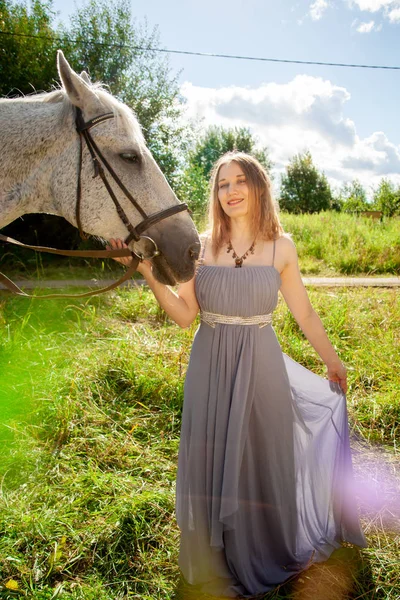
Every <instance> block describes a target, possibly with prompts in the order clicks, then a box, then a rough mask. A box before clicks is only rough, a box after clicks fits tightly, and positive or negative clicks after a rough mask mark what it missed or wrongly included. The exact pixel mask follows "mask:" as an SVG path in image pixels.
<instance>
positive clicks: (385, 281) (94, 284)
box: [0, 277, 400, 290]
mask: <svg viewBox="0 0 400 600" xmlns="http://www.w3.org/2000/svg"><path fill="white" fill-rule="evenodd" d="M113 281H115V280H112V279H104V280H100V279H64V280H55V279H49V280H43V281H39V280H37V279H35V280H33V281H29V280H26V279H24V280H22V279H20V280H17V281H15V283H16V284H17V285H18V286H19V287H22V288H23V289H26V290H32V289H35V288H52V289H61V288H68V287H79V288H98V287H106V286H107V285H110V284H111V283H113ZM303 281H304V284H305V285H306V286H316V287H383V288H388V287H400V277H303ZM144 283H145V281H144V280H143V279H131V280H130V281H127V282H125V283H124V284H123V286H124V287H135V286H137V285H143V284H144ZM3 289H5V288H4V286H3V285H2V284H0V290H3Z"/></svg>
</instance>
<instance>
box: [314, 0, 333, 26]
mask: <svg viewBox="0 0 400 600" xmlns="http://www.w3.org/2000/svg"><path fill="white" fill-rule="evenodd" d="M328 6H329V3H328V2H327V1H326V0H315V2H313V4H311V6H310V17H311V18H312V20H313V21H319V20H320V19H321V18H322V16H323V14H324V12H325V11H326V9H327V8H328Z"/></svg>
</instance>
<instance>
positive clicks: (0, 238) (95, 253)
mask: <svg viewBox="0 0 400 600" xmlns="http://www.w3.org/2000/svg"><path fill="white" fill-rule="evenodd" d="M0 242H8V243H9V244H14V246H20V247H21V248H27V249H28V250H35V251H36V252H48V253H49V254H59V255H60V256H77V257H81V258H118V257H123V256H132V252H131V250H129V248H120V249H118V250H117V249H116V250H58V249H57V248H48V247H47V246H31V245H29V244H23V243H22V242H19V241H18V240H14V239H13V238H10V237H8V236H7V235H2V234H0Z"/></svg>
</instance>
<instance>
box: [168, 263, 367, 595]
mask: <svg viewBox="0 0 400 600" xmlns="http://www.w3.org/2000/svg"><path fill="white" fill-rule="evenodd" d="M280 284H281V280H280V275H279V272H278V271H277V270H276V269H275V267H274V266H273V265H271V266H244V267H242V268H239V269H236V268H233V267H221V266H211V265H200V266H199V268H198V272H197V276H196V294H197V298H198V301H199V305H200V308H201V310H204V311H207V312H211V313H218V314H226V315H231V316H241V317H250V316H253V315H262V314H269V313H272V312H273V311H274V309H275V307H276V305H277V300H278V290H279V287H280ZM176 515H177V521H178V525H179V528H180V532H181V538H180V555H179V566H180V569H181V572H182V574H183V576H184V578H185V580H186V581H187V582H188V583H189V584H192V585H196V586H199V589H200V591H202V592H204V593H208V594H210V595H215V596H223V597H224V596H225V597H228V598H234V597H238V596H244V597H251V596H253V595H256V594H260V593H262V592H267V591H269V590H271V589H273V588H274V587H275V586H277V585H278V584H280V583H282V582H284V581H285V580H287V579H288V578H289V577H291V576H292V575H294V574H296V573H297V572H299V571H301V570H302V569H304V568H306V567H307V566H309V565H310V564H311V563H313V562H319V561H324V560H326V559H327V558H328V557H329V556H330V554H331V553H332V552H333V550H335V549H336V548H338V547H340V545H341V542H342V541H346V542H350V543H352V544H355V545H358V546H365V538H364V535H363V533H362V531H361V529H360V525H359V519H358V514H357V508H356V503H355V499H354V493H353V476H352V464H351V454H350V445H349V431H348V422H347V410H346V398H345V396H344V394H343V393H342V391H341V389H340V387H339V386H338V385H337V384H333V383H331V382H328V381H327V380H326V379H323V378H321V377H319V376H317V375H315V374H314V373H312V372H311V371H309V370H307V369H305V368H304V367H302V366H301V365H299V364H298V363H296V362H294V361H293V360H291V359H290V358H289V357H288V356H286V355H285V354H283V353H282V351H281V348H280V346H279V343H278V341H277V338H276V336H275V332H274V330H273V327H272V325H267V326H265V327H262V328H260V327H259V326H258V325H237V324H235V325H232V324H221V323H218V324H216V325H215V327H211V326H210V325H209V324H207V323H205V322H201V324H200V327H199V329H198V330H197V332H196V335H195V339H194V343H193V347H192V351H191V356H190V361H189V366H188V370H187V374H186V381H185V393H184V406H183V415H182V430H181V441H180V449H179V459H178V475H177V488H176Z"/></svg>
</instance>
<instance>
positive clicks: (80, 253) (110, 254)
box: [0, 234, 139, 298]
mask: <svg viewBox="0 0 400 600" xmlns="http://www.w3.org/2000/svg"><path fill="white" fill-rule="evenodd" d="M0 241H2V242H8V243H10V244H14V245H15V246H20V247H21V248H28V249H30V250H35V251H36V252H49V253H50V254H58V255H60V256H77V257H82V258H116V257H123V256H132V262H131V264H130V266H129V268H128V270H127V272H126V273H125V274H124V275H123V276H122V277H121V278H120V279H118V281H116V282H115V283H112V284H111V285H109V286H108V287H105V288H100V289H98V290H92V291H90V292H85V293H84V294H46V295H44V296H35V295H31V294H26V293H25V292H23V291H22V290H21V289H20V288H19V287H18V286H17V285H16V284H15V283H14V282H13V281H11V279H9V278H8V277H7V276H6V275H4V273H0V282H1V283H2V284H3V285H4V286H5V287H6V288H7V289H8V290H9V291H10V292H13V293H14V294H17V295H18V296H24V297H25V298H88V297H90V296H97V294H102V293H103V292H108V291H109V290H113V289H114V288H116V287H118V286H119V285H121V283H124V281H127V280H128V279H130V278H131V277H132V275H133V274H134V273H135V271H136V269H137V266H138V264H139V259H138V258H137V257H136V256H134V255H133V254H132V252H131V251H130V250H129V248H120V249H116V250H58V249H57V248H47V247H45V246H31V245H29V244H23V243H22V242H19V241H18V240H14V239H13V238H10V237H8V236H6V235H2V234H0Z"/></svg>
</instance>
